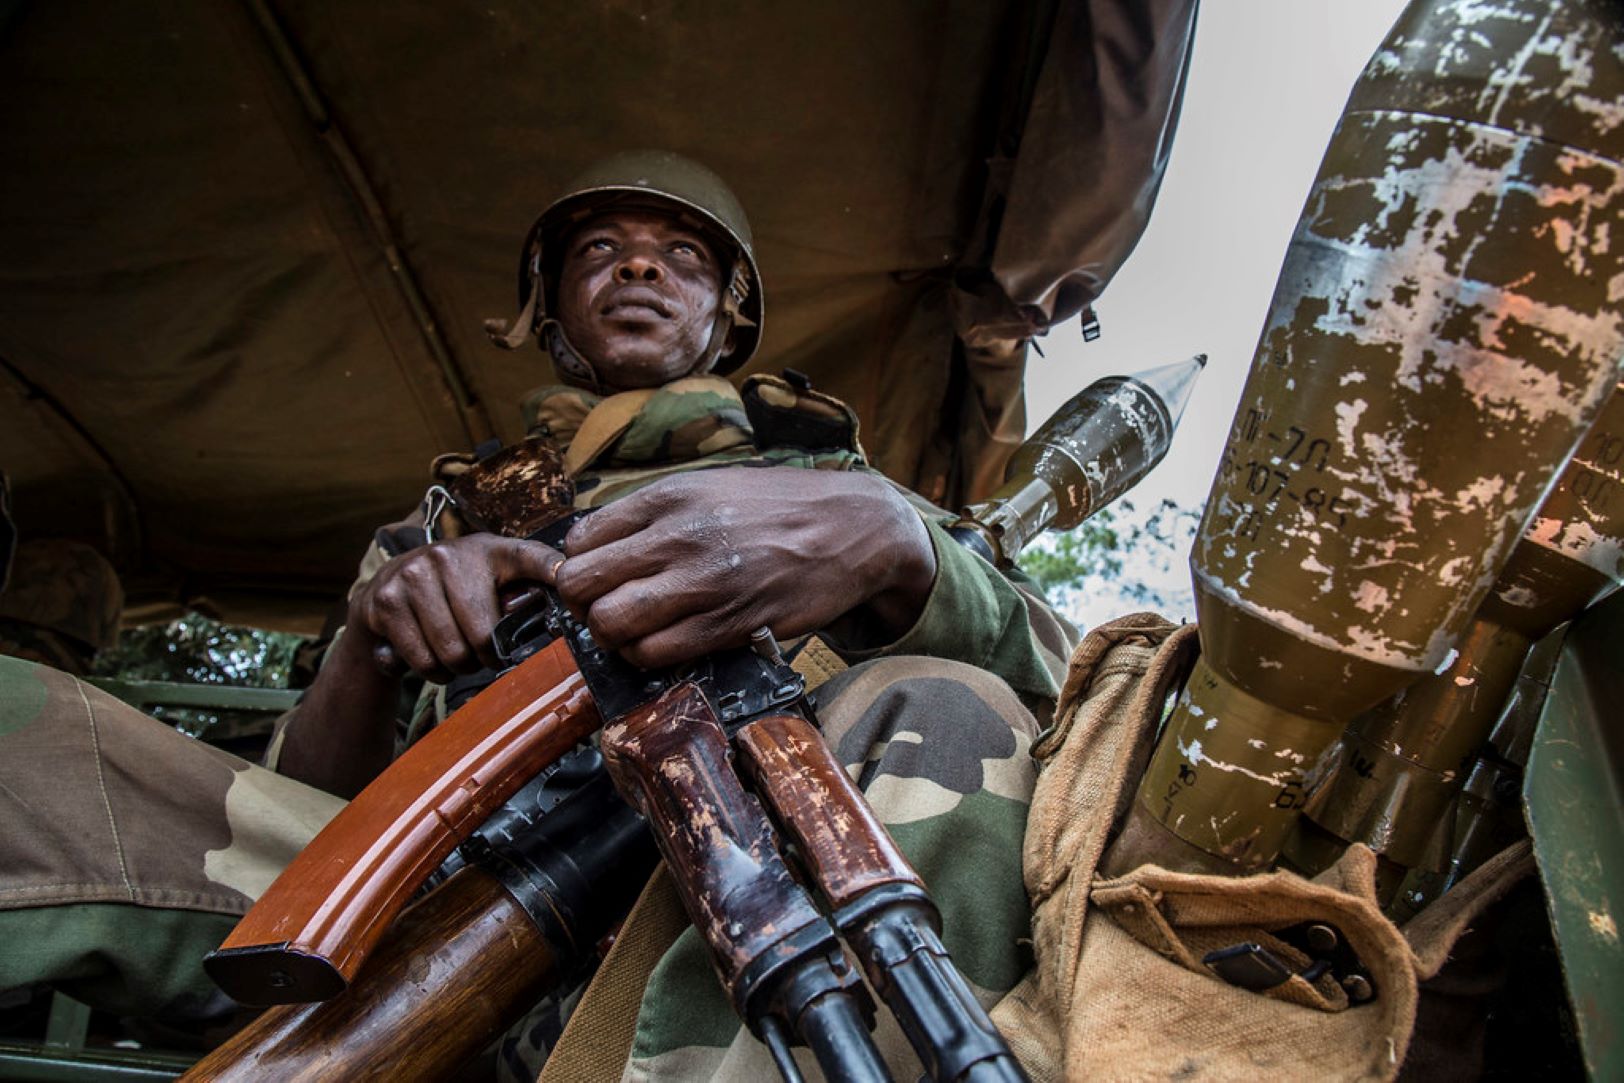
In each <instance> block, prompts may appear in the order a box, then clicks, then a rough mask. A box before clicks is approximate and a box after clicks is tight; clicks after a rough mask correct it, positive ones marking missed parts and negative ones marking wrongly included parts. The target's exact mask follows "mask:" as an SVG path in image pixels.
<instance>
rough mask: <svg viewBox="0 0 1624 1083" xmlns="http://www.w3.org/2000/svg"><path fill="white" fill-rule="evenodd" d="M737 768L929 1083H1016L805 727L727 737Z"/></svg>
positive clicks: (849, 793)
mask: <svg viewBox="0 0 1624 1083" xmlns="http://www.w3.org/2000/svg"><path fill="white" fill-rule="evenodd" d="M733 741H734V746H735V747H736V748H737V749H738V752H739V759H740V760H741V761H742V765H743V768H744V770H745V771H746V772H747V773H748V775H749V776H750V780H751V784H752V787H753V788H754V790H755V792H756V793H757V794H759V795H760V796H761V799H762V801H763V802H764V803H765V804H766V806H767V808H768V810H769V811H770V812H771V814H772V818H773V820H774V821H775V822H776V823H777V825H778V826H779V828H780V830H782V831H783V832H784V833H785V834H787V835H789V836H790V838H792V839H793V840H794V842H795V850H796V853H797V854H799V856H800V860H801V864H803V865H804V866H806V868H807V870H808V871H809V872H810V873H811V874H812V880H813V882H814V883H815V884H816V885H817V889H818V891H819V893H820V894H821V895H823V897H824V899H825V901H826V902H827V903H828V906H829V909H830V920H832V921H833V922H834V924H835V926H836V928H838V929H839V930H840V934H841V936H842V937H844V938H845V940H846V942H847V944H849V945H850V946H851V948H852V952H853V954H854V955H856V957H857V960H858V962H859V963H861V964H862V967H863V972H864V973H865V974H866V975H868V981H869V984H870V985H871V986H873V988H874V991H875V992H877V993H878V994H879V995H880V999H882V1000H884V1001H885V1003H886V1005H887V1006H889V1007H890V1009H891V1012H892V1014H893V1015H895V1016H896V1018H897V1022H898V1023H899V1024H900V1025H901V1027H902V1031H903V1033H904V1034H905V1035H907V1037H908V1042H909V1044H910V1045H912V1046H913V1048H914V1052H915V1053H917V1054H919V1060H920V1063H922V1064H923V1065H924V1066H925V1072H926V1074H927V1075H928V1076H929V1077H930V1078H931V1079H933V1080H939V1081H948V1080H951V1081H959V1080H965V1081H969V1080H974V1081H975V1083H1014V1081H1021V1080H1025V1079H1026V1073H1025V1072H1024V1071H1022V1069H1021V1066H1020V1062H1019V1061H1017V1060H1016V1059H1015V1055H1014V1053H1013V1052H1012V1051H1011V1050H1010V1048H1009V1044H1008V1043H1007V1042H1006V1041H1004V1037H1003V1035H1002V1034H1000V1033H999V1032H998V1028H997V1027H996V1026H994V1025H993V1022H992V1020H991V1019H990V1018H988V1016H987V1013H986V1010H985V1009H983V1008H982V1007H981V1005H980V1004H979V1003H978V1002H977V1001H976V999H975V994H974V993H973V992H972V991H971V989H970V986H969V984H968V983H967V982H966V981H965V980H964V976H963V975H961V974H960V973H959V971H958V968H957V967H955V966H954V965H953V960H952V959H951V958H950V957H949V955H948V952H947V948H946V947H944V946H943V944H942V941H941V937H940V935H939V934H940V932H941V926H942V919H941V914H940V912H939V911H938V910H937V909H936V904H935V903H934V902H933V901H932V900H931V898H930V895H929V894H928V893H927V892H926V890H925V885H924V882H923V881H922V880H921V879H920V878H919V874H918V873H916V872H915V871H914V869H913V866H912V865H910V864H909V863H908V859H907V857H905V856H904V855H903V853H902V850H901V849H900V848H899V847H898V846H897V844H896V842H895V841H894V840H893V839H892V838H891V836H890V834H889V833H888V832H887V831H886V830H885V827H884V825H882V824H881V823H880V821H879V818H878V817H877V816H875V814H874V809H873V808H872V806H870V805H869V803H868V801H867V799H866V798H864V797H863V795H862V791H860V790H859V789H858V788H857V785H856V784H855V783H854V782H852V780H851V778H850V776H848V775H847V774H846V771H845V769H844V768H843V767H842V766H841V765H840V761H839V760H838V759H836V758H835V755H834V753H833V752H832V751H830V749H829V746H828V745H827V744H826V743H825V742H824V740H823V736H822V734H820V733H819V732H818V731H817V730H816V729H815V728H813V726H812V724H811V723H810V722H808V721H807V720H806V719H805V718H802V717H801V716H799V715H791V714H775V715H769V716H767V717H765V718H762V719H759V720H757V721H754V722H751V723H748V724H747V725H745V726H744V727H742V728H741V729H740V730H739V732H738V734H737V735H736V736H735V737H734V739H733Z"/></svg>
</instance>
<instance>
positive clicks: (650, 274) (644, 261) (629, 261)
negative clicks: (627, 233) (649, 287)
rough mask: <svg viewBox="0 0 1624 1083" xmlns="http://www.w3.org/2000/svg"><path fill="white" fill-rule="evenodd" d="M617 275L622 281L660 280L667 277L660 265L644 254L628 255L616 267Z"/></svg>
mask: <svg viewBox="0 0 1624 1083" xmlns="http://www.w3.org/2000/svg"><path fill="white" fill-rule="evenodd" d="M615 275H616V277H617V278H619V279H620V281H622V282H639V281H641V282H658V281H660V279H662V278H664V277H665V272H664V271H662V270H661V269H660V265H659V264H658V263H656V262H654V261H653V260H651V259H648V258H647V257H644V256H627V257H626V258H625V259H624V260H622V261H621V263H620V266H619V267H616V268H615Z"/></svg>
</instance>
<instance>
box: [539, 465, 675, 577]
mask: <svg viewBox="0 0 1624 1083" xmlns="http://www.w3.org/2000/svg"><path fill="white" fill-rule="evenodd" d="M689 488H690V486H689V485H688V484H687V483H686V482H685V481H684V479H682V478H665V479H663V480H661V481H657V482H655V483H654V484H652V485H649V486H646V487H645V488H642V489H639V490H637V491H636V492H635V493H630V494H628V495H626V496H623V497H621V498H620V499H619V500H616V501H615V502H614V503H613V504H610V505H608V506H606V507H602V508H599V509H598V510H597V511H594V512H593V513H592V514H591V515H588V516H587V517H586V518H584V519H582V520H581V521H580V522H578V523H576V524H575V525H574V526H572V527H570V532H569V533H568V534H566V535H565V536H564V552H565V553H567V554H568V555H569V556H572V557H573V556H578V555H580V554H582V553H588V552H591V551H592V550H594V549H597V548H598V547H600V546H604V545H608V544H609V543H610V542H615V541H620V540H622V539H624V538H629V537H631V536H632V535H633V534H636V533H638V532H639V531H642V530H647V529H648V528H649V527H650V526H651V525H653V524H654V523H657V522H659V521H660V520H661V519H663V518H665V517H666V516H667V515H669V514H670V513H671V512H672V511H673V510H675V509H676V508H677V507H679V506H680V505H681V504H682V503H683V502H684V500H685V494H686V493H687V492H688V490H689Z"/></svg>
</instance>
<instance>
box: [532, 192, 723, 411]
mask: <svg viewBox="0 0 1624 1083" xmlns="http://www.w3.org/2000/svg"><path fill="white" fill-rule="evenodd" d="M721 298H722V269H721V267H720V266H719V265H718V263H717V260H716V254H715V252H714V251H713V250H712V249H711V246H710V245H709V244H707V243H706V241H705V239H704V237H702V236H701V235H700V234H699V233H698V232H697V231H695V230H693V229H690V228H688V227H687V226H684V225H683V224H682V223H680V222H679V221H677V220H675V219H673V218H670V217H668V216H666V215H663V214H659V213H657V212H651V211H629V210H628V211H610V212H608V213H606V214H601V215H598V216H597V217H595V218H593V219H591V220H589V221H588V222H586V223H585V224H583V225H582V226H580V227H579V228H578V229H576V230H575V232H574V233H572V234H570V237H569V240H568V241H567V242H566V245H565V249H564V261H563V264H562V266H561V268H560V273H559V280H558V297H557V305H558V321H559V323H560V324H562V325H563V328H564V333H565V334H566V335H568V336H569V340H570V342H571V344H573V345H574V347H575V348H576V349H577V350H579V351H580V352H581V354H582V355H583V356H584V357H585V358H586V359H587V360H588V361H590V362H591V363H592V367H593V368H594V369H596V370H597V373H598V377H599V379H600V380H602V381H603V382H604V383H605V384H606V385H608V386H609V387H610V388H612V389H614V390H617V391H625V390H629V389H632V388H638V387H658V386H660V385H661V384H665V383H668V382H670V381H671V380H674V379H676V378H677V377H679V376H684V375H688V374H690V372H691V370H692V369H693V366H694V362H695V361H696V360H697V359H698V358H700V357H701V356H703V354H704V352H705V348H706V346H708V345H709V344H710V337H711V329H712V327H713V326H714V325H715V323H716V313H717V309H718V307H719V306H720V304H721Z"/></svg>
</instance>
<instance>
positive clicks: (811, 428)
mask: <svg viewBox="0 0 1624 1083" xmlns="http://www.w3.org/2000/svg"><path fill="white" fill-rule="evenodd" d="M739 394H740V397H741V398H743V399H744V412H745V414H746V416H748V417H749V419H750V428H751V429H752V430H753V431H754V432H755V434H756V444H757V446H759V447H793V448H802V449H804V450H807V451H850V452H852V453H854V454H856V455H858V456H862V454H863V445H862V443H861V442H860V441H859V440H858V425H857V414H856V413H855V412H854V411H853V410H852V408H851V407H850V406H847V405H846V404H845V403H843V402H841V401H840V400H839V399H837V398H835V397H834V396H832V395H825V394H823V393H822V392H821V391H814V390H812V383H811V381H810V380H808V379H807V378H806V377H805V376H803V375H801V374H800V373H798V372H796V371H795V370H794V369H785V370H784V375H782V376H764V375H763V376H752V377H750V378H749V379H748V380H746V381H744V387H743V388H742V389H741V391H740V393H739Z"/></svg>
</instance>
